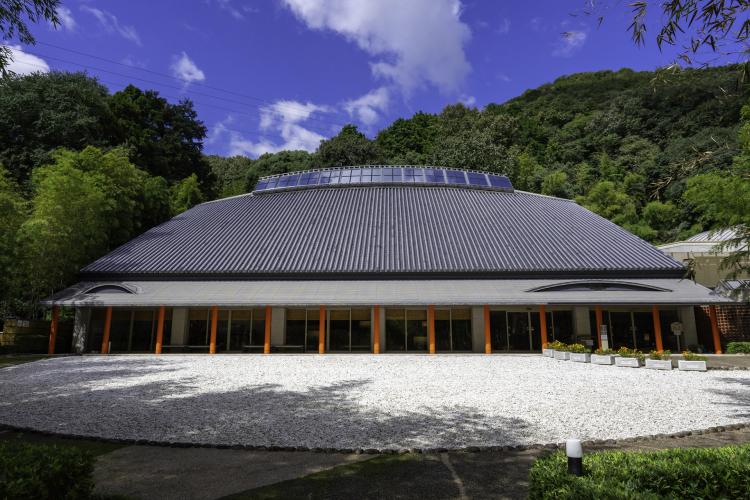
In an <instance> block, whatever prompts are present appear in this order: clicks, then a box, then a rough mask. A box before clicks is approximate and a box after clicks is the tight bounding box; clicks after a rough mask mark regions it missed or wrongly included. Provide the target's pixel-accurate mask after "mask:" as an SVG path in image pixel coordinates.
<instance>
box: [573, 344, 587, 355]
mask: <svg viewBox="0 0 750 500" xmlns="http://www.w3.org/2000/svg"><path fill="white" fill-rule="evenodd" d="M568 350H569V351H570V352H578V353H583V352H590V351H589V348H588V347H586V346H585V345H583V344H570V345H569V346H568Z"/></svg>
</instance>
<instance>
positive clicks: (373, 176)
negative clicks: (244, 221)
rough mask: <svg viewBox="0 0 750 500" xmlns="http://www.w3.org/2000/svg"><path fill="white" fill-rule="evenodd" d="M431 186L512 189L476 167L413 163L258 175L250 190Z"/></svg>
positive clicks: (499, 177) (505, 180)
mask: <svg viewBox="0 0 750 500" xmlns="http://www.w3.org/2000/svg"><path fill="white" fill-rule="evenodd" d="M394 184H397V185H411V186H413V185H432V186H436V185H437V186H450V187H464V188H473V189H488V190H493V191H505V192H513V185H512V184H511V182H510V179H508V177H506V176H505V175H501V174H496V173H492V172H483V171H479V170H466V169H459V168H450V167H434V166H416V165H363V166H351V167H333V168H321V169H312V170H303V171H299V172H289V173H285V174H275V175H269V176H265V177H261V178H260V179H259V180H258V183H257V184H256V185H255V189H254V191H253V192H254V193H261V192H268V191H281V190H290V189H309V188H316V187H336V186H352V185H355V186H356V185H360V186H361V185H394Z"/></svg>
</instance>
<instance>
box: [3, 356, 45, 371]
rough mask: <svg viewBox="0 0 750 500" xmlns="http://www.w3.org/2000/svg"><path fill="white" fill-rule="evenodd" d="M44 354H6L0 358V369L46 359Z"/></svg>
mask: <svg viewBox="0 0 750 500" xmlns="http://www.w3.org/2000/svg"><path fill="white" fill-rule="evenodd" d="M48 357H49V356H47V355H46V354H7V355H3V356H0V368H5V367H6V366H14V365H20V364H22V363H31V362H32V361H39V360H40V359H47V358H48Z"/></svg>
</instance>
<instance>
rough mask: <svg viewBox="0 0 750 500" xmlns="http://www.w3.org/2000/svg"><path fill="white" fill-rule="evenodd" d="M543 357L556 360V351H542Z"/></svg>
mask: <svg viewBox="0 0 750 500" xmlns="http://www.w3.org/2000/svg"><path fill="white" fill-rule="evenodd" d="M542 356H544V357H545V358H554V357H555V350H554V349H542Z"/></svg>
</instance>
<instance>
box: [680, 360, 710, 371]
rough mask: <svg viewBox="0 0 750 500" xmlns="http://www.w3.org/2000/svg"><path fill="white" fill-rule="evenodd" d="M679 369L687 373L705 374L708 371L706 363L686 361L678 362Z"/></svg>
mask: <svg viewBox="0 0 750 500" xmlns="http://www.w3.org/2000/svg"><path fill="white" fill-rule="evenodd" d="M677 368H679V369H680V370H682V371H685V372H705V371H706V370H707V369H708V367H706V362H705V361H685V360H684V359H681V360H679V361H678V362H677Z"/></svg>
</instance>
